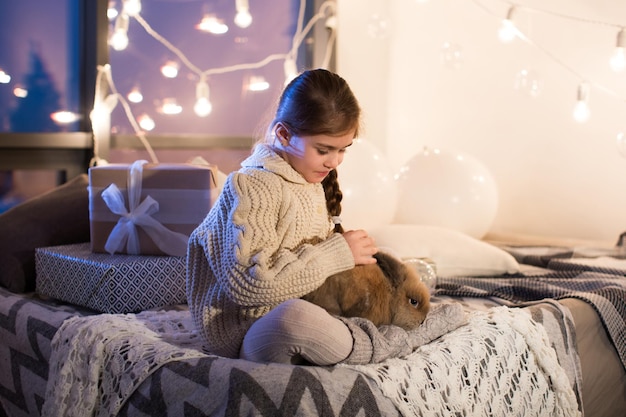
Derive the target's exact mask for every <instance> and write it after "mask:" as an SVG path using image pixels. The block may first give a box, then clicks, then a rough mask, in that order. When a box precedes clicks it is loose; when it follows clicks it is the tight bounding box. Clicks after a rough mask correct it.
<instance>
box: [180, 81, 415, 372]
mask: <svg viewBox="0 0 626 417" xmlns="http://www.w3.org/2000/svg"><path fill="white" fill-rule="evenodd" d="M360 114H361V111H360V108H359V104H358V102H357V100H356V99H355V97H354V95H353V93H352V91H351V90H350V88H349V86H348V84H347V83H346V82H345V80H344V79H343V78H341V77H340V76H338V75H337V74H334V73H332V72H329V71H327V70H323V69H317V70H310V71H306V72H304V73H302V74H301V75H300V76H298V77H297V78H295V79H294V80H293V81H292V82H291V83H290V84H289V85H287V87H286V88H285V90H284V91H283V94H282V96H281V98H280V100H279V103H278V109H277V111H276V115H275V118H274V120H273V121H272V123H271V124H270V126H269V129H268V132H267V135H266V136H267V137H266V139H265V141H263V142H260V143H258V144H257V145H256V146H255V148H254V150H253V153H252V155H251V156H250V157H249V158H247V159H246V160H245V161H243V162H242V164H241V169H240V170H239V171H237V172H235V173H232V174H231V175H229V177H228V179H227V180H226V183H225V185H224V187H223V189H222V192H221V194H220V197H219V198H218V200H217V201H216V202H215V205H214V207H213V208H212V209H211V211H210V212H209V214H208V215H207V217H206V219H205V220H204V221H203V222H202V224H200V226H199V227H198V228H197V229H196V230H195V231H194V232H193V234H192V235H191V236H190V239H189V248H188V265H187V266H188V270H187V298H188V302H189V307H190V310H191V314H192V316H193V319H194V322H195V324H196V326H197V327H198V329H199V330H200V332H201V334H202V336H203V337H204V340H205V342H206V347H207V349H208V350H209V351H210V352H211V353H214V354H217V355H221V356H225V357H229V358H244V359H249V360H253V361H258V362H281V363H292V364H298V363H313V364H317V365H330V364H335V363H338V362H342V361H344V362H348V363H359V362H369V361H372V360H374V359H375V358H374V356H376V353H373V350H372V349H374V348H375V346H373V345H376V346H379V347H380V346H383V348H384V350H386V351H387V350H389V349H387V347H388V346H389V345H390V343H391V345H392V346H391V350H392V351H398V349H400V350H402V349H405V350H406V348H407V346H408V344H409V343H408V341H407V334H406V332H404V333H403V331H401V329H399V328H398V329H394V331H395V330H397V331H398V332H399V333H398V334H396V336H397V337H396V338H397V339H398V340H396V341H391V342H389V340H385V341H383V343H381V342H380V341H377V342H375V343H372V339H377V338H378V337H379V336H380V335H379V334H378V333H377V329H375V328H374V327H373V325H371V322H369V323H364V322H363V321H361V322H359V320H358V319H343V318H338V317H334V316H331V315H330V314H328V313H327V312H326V310H324V309H322V308H320V307H318V306H316V305H314V304H312V303H309V302H307V301H304V300H302V299H300V297H302V296H303V295H305V294H307V293H309V292H311V291H313V290H314V289H316V288H317V287H319V286H321V285H322V283H323V282H324V280H325V279H326V278H327V277H328V276H330V275H332V274H335V273H338V272H341V271H345V270H348V269H350V268H353V267H354V266H355V265H357V264H369V263H375V262H376V260H375V259H374V258H373V257H372V256H373V255H374V254H375V253H376V251H377V248H376V246H375V242H374V241H373V239H372V238H371V237H369V236H368V235H367V233H366V232H365V231H364V230H353V231H346V232H343V233H341V228H340V227H339V226H337V227H336V228H335V224H334V223H335V222H336V220H337V218H336V217H335V216H338V215H339V212H340V210H341V209H340V205H339V202H340V201H341V192H340V190H339V186H338V183H337V173H336V168H337V166H338V165H339V164H341V162H342V160H343V157H344V153H345V152H346V149H347V148H349V147H350V145H351V144H352V141H353V139H354V138H355V137H356V136H357V134H358V129H359V123H360ZM334 221H335V222H334ZM313 242H315V243H313ZM355 323H357V324H355ZM362 328H363V329H365V331H366V333H367V332H372V333H373V336H372V335H371V334H364V333H363V329H362ZM394 343H395V344H394ZM361 345H363V346H364V347H363V346H361ZM387 353H388V352H385V354H387ZM396 353H397V352H396ZM349 357H350V358H349ZM373 358H374V359H373ZM378 358H382V356H381V355H378Z"/></svg>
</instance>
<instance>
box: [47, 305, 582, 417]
mask: <svg viewBox="0 0 626 417" xmlns="http://www.w3.org/2000/svg"><path fill="white" fill-rule="evenodd" d="M437 311H439V310H437V309H435V310H434V311H433V313H436V312H437ZM533 315H534V313H533ZM436 317H437V315H436V314H434V315H433V317H431V319H435V320H436ZM556 326H557V327H558V323H556ZM424 328H425V329H426V330H429V329H430V326H425V327H424ZM439 334H441V333H439ZM555 340H556V339H555ZM201 344H202V342H201V338H200V337H199V336H198V334H197V333H196V331H195V327H194V325H193V323H192V320H191V316H190V314H189V312H188V311H167V312H154V311H147V312H142V313H139V314H136V315H135V314H126V315H115V314H101V315H95V316H88V317H73V318H70V319H68V320H66V321H65V322H64V323H63V325H62V326H61V327H60V328H59V330H58V331H57V333H56V334H55V336H54V338H53V341H52V354H51V357H50V364H51V366H50V373H49V377H48V385H47V391H46V400H45V402H44V405H43V410H42V415H43V416H45V417H52V416H59V417H61V416H63V417H71V416H77V417H78V416H80V417H83V416H115V415H117V414H118V413H119V411H120V409H121V408H122V406H123V405H124V403H125V402H126V401H127V400H128V399H129V398H130V397H131V395H132V394H133V393H134V392H135V390H136V389H137V387H138V386H139V385H140V384H141V383H142V382H143V381H144V380H146V379H147V378H148V377H149V376H150V375H151V374H152V373H153V372H155V371H156V370H157V369H159V368H160V367H162V366H163V365H164V364H166V363H168V362H170V361H178V360H181V361H182V360H185V359H191V358H206V357H208V356H210V355H207V354H206V353H203V352H202V350H201ZM552 344H554V340H552V339H551V340H548V336H547V333H546V331H545V330H544V327H543V326H542V325H539V324H537V322H535V321H534V320H532V319H531V317H530V314H529V313H527V312H526V311H523V310H521V309H508V308H507V307H498V308H495V309H490V310H488V311H476V312H473V313H471V315H470V316H469V321H468V323H467V324H466V325H463V326H461V327H458V328H456V329H455V330H453V331H451V332H449V333H447V334H444V335H443V336H442V337H439V338H437V339H435V340H434V341H430V342H428V343H425V344H424V345H422V346H421V347H420V348H418V349H417V350H416V351H415V352H414V353H412V354H410V355H409V356H407V357H406V358H404V359H390V360H387V361H385V362H382V363H378V364H371V365H338V366H345V367H349V368H352V369H354V370H356V371H357V372H359V373H361V374H363V375H365V376H368V377H370V378H371V379H372V380H373V381H375V383H376V384H377V385H378V386H379V387H380V390H381V392H382V393H383V394H384V395H385V396H387V397H388V398H390V399H391V400H392V401H393V403H394V404H395V405H396V407H397V409H398V410H399V411H400V412H401V413H402V414H403V415H405V416H410V415H416V416H419V415H430V416H444V415H466V416H483V415H507V416H516V415H519V416H524V417H526V416H539V415H554V416H560V415H563V416H577V415H580V413H579V412H578V409H579V404H577V399H576V395H575V394H574V391H573V389H572V381H571V378H570V379H568V376H567V374H566V372H565V370H564V369H563V368H562V367H561V366H560V365H559V361H558V360H557V354H556V353H555V350H554V349H553V348H552V347H551V345H552ZM567 347H568V348H569V347H571V346H570V345H567ZM567 350H575V349H573V348H572V349H567ZM232 361H236V360H232ZM268 381H269V383H268V384H269V385H267V386H264V388H265V389H266V390H271V389H272V386H271V385H272V383H271V378H269V379H268ZM502 399H504V400H502ZM223 400H224V399H213V400H211V401H223Z"/></svg>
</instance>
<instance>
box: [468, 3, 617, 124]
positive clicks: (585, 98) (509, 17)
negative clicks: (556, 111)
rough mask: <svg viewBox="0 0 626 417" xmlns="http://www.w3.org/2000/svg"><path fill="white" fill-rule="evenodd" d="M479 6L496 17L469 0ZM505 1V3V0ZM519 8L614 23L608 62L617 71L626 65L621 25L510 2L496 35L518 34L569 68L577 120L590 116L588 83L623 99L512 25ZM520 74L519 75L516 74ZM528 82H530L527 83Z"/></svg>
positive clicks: (533, 93) (503, 37)
mask: <svg viewBox="0 0 626 417" xmlns="http://www.w3.org/2000/svg"><path fill="white" fill-rule="evenodd" d="M472 1H473V2H474V3H475V4H476V5H477V6H478V7H479V8H481V9H483V10H484V11H485V12H487V13H488V14H491V15H493V16H495V17H497V14H496V13H493V12H491V11H490V10H489V9H487V8H486V7H485V6H484V5H483V4H482V3H481V2H480V1H479V0H472ZM507 4H508V3H507ZM520 10H524V11H526V12H529V13H541V14H546V15H551V16H552V17H558V18H561V19H566V20H570V21H577V22H583V23H587V24H596V25H602V26H613V27H616V28H617V29H619V32H618V34H617V43H616V48H615V52H614V53H613V56H612V57H611V58H610V66H611V68H612V69H613V70H614V71H616V72H620V71H622V70H624V69H625V68H626V51H625V47H626V32H625V31H624V28H623V27H621V26H617V25H613V24H610V23H606V22H597V21H590V20H587V19H580V18H575V17H572V16H566V15H563V14H560V13H552V12H549V11H546V10H542V9H538V8H533V7H527V6H522V5H519V4H515V5H513V4H509V7H508V10H507V14H506V17H505V18H504V20H503V22H502V26H501V28H500V31H499V33H498V36H499V38H500V40H501V41H503V42H510V41H511V40H513V39H516V38H519V39H521V40H522V41H524V42H526V43H528V44H530V45H531V46H533V47H535V48H536V49H538V50H540V51H541V52H543V53H544V55H546V56H547V57H548V58H550V59H551V60H552V61H553V62H555V63H557V64H558V65H559V66H561V67H562V68H563V69H565V70H566V71H568V72H570V73H571V74H573V75H574V76H575V77H576V78H578V80H579V84H578V88H577V92H576V103H575V105H574V111H573V113H572V114H573V118H574V120H575V121H576V122H578V123H585V122H587V121H588V120H589V116H590V114H591V111H590V107H589V96H590V90H591V87H594V88H596V89H598V90H601V91H603V92H604V93H606V94H608V95H611V96H613V97H616V98H618V99H619V100H621V101H622V102H626V99H624V98H622V97H620V96H619V95H618V94H617V93H616V92H615V91H613V90H611V89H609V88H607V87H605V86H604V85H602V84H600V83H599V82H594V81H591V80H589V79H588V78H586V77H584V76H583V75H582V74H581V73H580V72H578V71H576V70H575V69H574V68H572V67H571V66H569V65H567V64H566V63H565V62H564V61H562V60H561V59H559V58H558V57H557V56H556V55H554V54H553V53H552V52H550V51H549V50H547V49H546V48H544V47H542V46H541V45H539V44H538V43H537V42H535V41H534V40H533V39H531V37H530V36H529V35H528V34H525V33H524V32H523V31H521V30H520V29H519V28H518V27H517V26H516V25H515V22H514V20H515V17H516V16H517V15H518V11H520ZM521 75H522V78H523V77H526V81H528V74H521ZM518 78H519V76H518ZM528 85H531V84H528ZM536 87H537V86H534V87H533V88H532V89H529V90H528V91H529V93H530V94H531V96H536V95H537V94H536V93H537V91H538V90H537V88H536ZM620 134H621V135H623V132H620Z"/></svg>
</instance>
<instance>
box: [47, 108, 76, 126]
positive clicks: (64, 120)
mask: <svg viewBox="0 0 626 417" xmlns="http://www.w3.org/2000/svg"><path fill="white" fill-rule="evenodd" d="M50 118H51V119H52V120H54V121H55V123H58V124H60V125H67V124H70V123H74V122H75V121H77V120H78V119H80V116H79V115H78V114H76V113H73V112H71V111H67V110H61V111H57V112H54V113H52V114H51V115H50Z"/></svg>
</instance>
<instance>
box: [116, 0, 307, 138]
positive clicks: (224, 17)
mask: <svg viewBox="0 0 626 417" xmlns="http://www.w3.org/2000/svg"><path fill="white" fill-rule="evenodd" d="M236 3H241V2H239V1H235V0H213V1H184V2H181V1H175V0H143V1H142V2H141V12H140V16H139V17H138V18H133V16H130V18H129V20H128V22H127V23H121V22H120V21H119V19H121V16H120V15H119V12H120V10H121V4H120V2H119V1H118V2H117V4H116V7H115V9H114V10H112V11H113V13H111V14H110V15H111V16H116V17H115V18H113V19H111V26H110V33H111V34H112V35H113V34H114V33H115V30H116V26H117V27H118V28H119V27H120V26H125V25H128V32H127V38H128V46H127V47H126V48H125V49H123V50H116V49H115V47H114V46H115V43H114V42H111V45H112V47H111V48H110V50H109V58H110V63H111V75H112V78H113V82H114V84H115V87H116V89H117V91H118V92H119V93H120V94H121V95H123V96H124V97H126V100H127V101H128V102H129V107H130V109H132V113H133V115H134V117H135V119H136V120H137V121H138V122H139V123H141V124H142V125H141V128H142V129H143V130H147V131H150V132H151V134H205V135H206V134H211V135H218V136H252V135H253V134H254V133H255V131H256V129H257V128H258V127H259V123H260V122H261V121H262V120H263V117H264V116H266V112H267V110H268V109H269V108H271V107H272V105H273V104H274V102H275V100H276V99H277V97H278V94H279V93H280V91H281V90H282V88H283V86H284V81H285V72H284V62H285V59H284V57H281V56H282V55H284V54H286V53H287V52H289V51H290V49H291V47H292V38H293V35H294V33H295V32H296V24H297V19H298V11H299V6H300V1H299V0H252V1H250V2H249V12H250V15H251V17H252V22H251V24H250V25H249V26H246V27H240V26H238V25H237V24H235V22H234V20H235V16H236V15H237V10H236ZM112 4H115V3H112ZM151 31H154V33H153V35H151V34H150V33H149V32H151ZM168 45H169V46H170V47H169V48H168ZM272 56H274V58H273V59H272V58H271V57H272ZM267 57H270V59H269V60H268V61H267V62H266V63H263V61H264V60H265V59H266V58H267ZM241 64H246V65H247V64H259V65H258V68H247V69H236V68H237V67H233V66H239V65H241ZM303 65H304V64H303V63H302V62H301V63H300V66H301V67H302V66H303ZM167 71H169V73H168V72H167ZM164 74H165V75H164ZM203 94H204V95H205V98H206V99H205V100H204V103H200V105H202V104H204V106H205V107H203V108H198V107H196V105H197V104H196V103H197V102H198V98H199V97H198V95H201V96H202V95H203ZM201 98H202V97H201ZM111 124H112V131H113V134H133V133H134V130H133V126H132V125H131V123H130V122H129V119H128V115H127V114H126V112H125V111H124V108H123V107H122V106H119V105H118V106H117V107H116V108H115V110H114V111H113V113H112V115H111Z"/></svg>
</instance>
